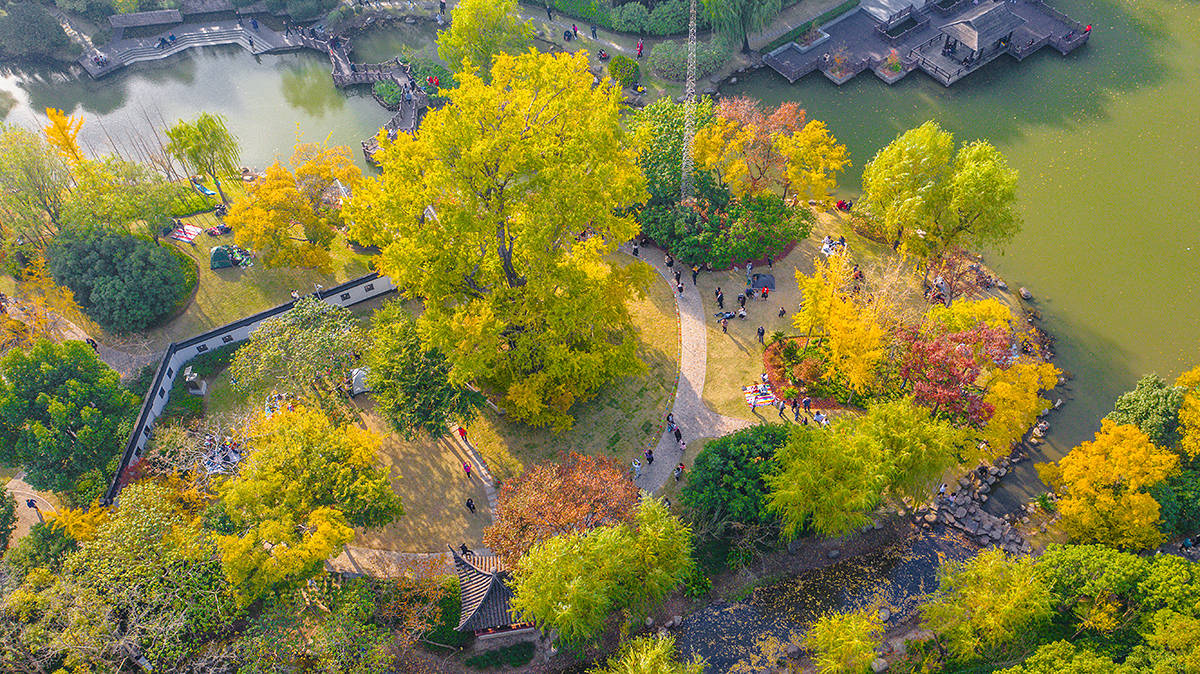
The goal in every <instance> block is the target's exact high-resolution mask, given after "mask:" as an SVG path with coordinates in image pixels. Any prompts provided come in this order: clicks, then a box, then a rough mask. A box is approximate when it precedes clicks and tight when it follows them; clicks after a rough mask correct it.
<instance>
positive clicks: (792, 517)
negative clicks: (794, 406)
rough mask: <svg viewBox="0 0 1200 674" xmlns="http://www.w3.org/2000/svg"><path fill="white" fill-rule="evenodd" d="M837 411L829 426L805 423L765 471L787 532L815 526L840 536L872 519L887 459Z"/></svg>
mask: <svg viewBox="0 0 1200 674" xmlns="http://www.w3.org/2000/svg"><path fill="white" fill-rule="evenodd" d="M852 428H853V422H851V421H848V420H846V418H845V417H839V418H838V419H837V420H836V421H834V422H833V423H832V424H831V426H830V428H829V429H827V430H821V429H817V428H812V427H809V426H801V427H799V428H797V429H795V430H793V431H792V435H791V437H790V438H789V439H788V442H787V444H786V445H784V446H783V447H782V448H781V449H780V450H779V452H778V453H777V454H776V460H777V461H778V462H779V466H780V468H779V471H778V472H777V473H774V474H772V475H768V476H767V486H768V488H769V489H770V490H771V494H770V497H769V501H768V508H769V509H770V510H771V512H773V513H775V514H777V515H778V516H779V518H780V520H781V522H782V525H783V534H784V536H785V537H787V538H795V537H796V536H797V535H799V534H800V532H801V531H803V530H805V529H807V528H808V527H811V528H812V529H813V530H815V531H816V532H817V533H819V534H821V535H822V536H839V535H842V534H845V533H849V532H851V531H854V530H855V529H857V528H859V527H862V526H864V525H866V524H867V523H869V522H870V517H869V516H868V513H869V512H870V511H871V510H872V509H873V508H874V507H875V506H876V505H878V504H879V500H880V499H881V498H882V494H883V489H884V487H886V486H887V461H886V459H885V458H884V456H883V452H882V451H881V450H880V448H879V446H878V445H876V444H874V443H872V442H870V441H869V440H868V439H867V438H865V437H862V436H856V435H854V433H853V432H852Z"/></svg>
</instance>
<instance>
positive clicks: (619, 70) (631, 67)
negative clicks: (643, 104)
mask: <svg viewBox="0 0 1200 674" xmlns="http://www.w3.org/2000/svg"><path fill="white" fill-rule="evenodd" d="M636 6H640V5H636ZM640 73H641V71H640V68H639V67H638V64H637V61H634V60H633V59H631V58H629V57H628V56H623V55H620V54H618V55H616V56H614V57H613V59H612V60H611V61H609V62H608V74H609V75H611V76H612V78H613V80H614V81H616V82H617V83H618V84H620V85H621V86H623V87H632V86H633V85H635V84H637V83H638V77H640Z"/></svg>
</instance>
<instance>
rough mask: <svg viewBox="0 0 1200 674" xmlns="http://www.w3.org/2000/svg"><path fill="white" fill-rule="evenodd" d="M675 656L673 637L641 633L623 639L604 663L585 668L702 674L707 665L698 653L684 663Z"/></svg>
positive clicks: (607, 673)
mask: <svg viewBox="0 0 1200 674" xmlns="http://www.w3.org/2000/svg"><path fill="white" fill-rule="evenodd" d="M678 658H679V654H678V653H677V652H676V650H675V638H674V637H671V636H661V637H650V636H644V637H638V638H636V639H633V640H631V641H628V642H626V643H625V644H624V645H623V646H622V647H621V650H620V652H618V653H617V654H616V655H614V656H612V657H611V658H609V660H608V663H607V664H605V665H604V666H602V667H595V668H592V669H590V670H588V671H589V673H590V674H702V673H703V672H704V671H705V670H706V669H707V666H706V663H705V662H704V659H703V658H701V657H699V656H694V657H693V658H692V659H691V661H689V662H686V663H682V662H679V661H678Z"/></svg>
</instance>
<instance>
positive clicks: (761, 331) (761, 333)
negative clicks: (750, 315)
mask: <svg viewBox="0 0 1200 674" xmlns="http://www.w3.org/2000/svg"><path fill="white" fill-rule="evenodd" d="M766 334H767V331H766V329H765V328H763V326H761V325H760V326H758V343H759V344H765V342H764V341H763V336H764V335H766Z"/></svg>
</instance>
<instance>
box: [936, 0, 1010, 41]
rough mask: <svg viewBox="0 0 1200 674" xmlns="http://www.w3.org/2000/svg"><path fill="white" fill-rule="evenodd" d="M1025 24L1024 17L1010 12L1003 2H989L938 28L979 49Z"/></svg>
mask: <svg viewBox="0 0 1200 674" xmlns="http://www.w3.org/2000/svg"><path fill="white" fill-rule="evenodd" d="M1023 25H1025V19H1022V18H1021V17H1019V16H1017V15H1016V14H1013V13H1012V10H1010V9H1009V8H1008V5H1007V4H1006V3H1004V2H991V3H988V4H984V5H979V7H977V8H975V9H973V10H971V11H969V12H967V13H966V14H964V15H963V16H962V17H961V18H959V19H958V20H957V21H952V22H950V23H948V24H946V25H944V26H942V27H941V28H939V29H938V30H940V31H941V32H942V33H943V34H945V35H949V36H950V37H952V38H954V39H955V40H958V41H959V42H960V43H962V44H963V45H964V46H965V47H967V48H968V49H971V50H972V51H979V49H980V48H981V47H987V46H988V45H991V44H994V43H995V42H996V41H997V40H1000V39H1001V38H1004V37H1007V36H1008V35H1009V34H1010V33H1012V32H1013V31H1014V30H1016V29H1018V28H1020V27H1021V26H1023Z"/></svg>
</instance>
